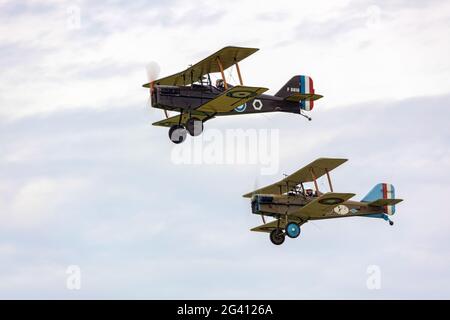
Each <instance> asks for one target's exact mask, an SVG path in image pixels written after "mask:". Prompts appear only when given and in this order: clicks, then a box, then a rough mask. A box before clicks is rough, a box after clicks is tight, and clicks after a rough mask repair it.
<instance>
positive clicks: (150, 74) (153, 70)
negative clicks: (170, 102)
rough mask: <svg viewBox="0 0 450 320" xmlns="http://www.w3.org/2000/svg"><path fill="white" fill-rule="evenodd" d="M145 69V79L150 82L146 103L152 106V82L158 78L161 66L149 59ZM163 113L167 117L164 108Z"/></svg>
mask: <svg viewBox="0 0 450 320" xmlns="http://www.w3.org/2000/svg"><path fill="white" fill-rule="evenodd" d="M145 70H146V71H147V80H148V82H149V83H150V96H149V97H148V100H147V105H148V106H149V107H151V106H152V96H153V95H152V94H153V90H154V88H153V82H154V81H155V80H156V79H158V76H159V73H160V72H161V68H160V67H159V64H158V63H156V62H154V61H151V62H149V63H148V64H147V65H146V67H145ZM164 114H165V115H166V118H169V114H168V113H167V110H164Z"/></svg>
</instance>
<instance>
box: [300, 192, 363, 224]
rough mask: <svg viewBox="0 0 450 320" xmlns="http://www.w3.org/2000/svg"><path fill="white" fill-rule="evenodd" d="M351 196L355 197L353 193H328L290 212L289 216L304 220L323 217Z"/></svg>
mask: <svg viewBox="0 0 450 320" xmlns="http://www.w3.org/2000/svg"><path fill="white" fill-rule="evenodd" d="M353 196H355V194H354V193H336V192H328V193H325V194H324V195H322V196H320V197H318V198H316V199H314V200H313V201H311V202H309V203H308V204H307V205H305V206H303V207H300V208H299V209H298V210H297V211H294V212H292V213H291V215H293V216H296V217H301V218H304V219H309V218H319V217H323V216H325V215H326V214H327V213H329V212H330V211H331V210H333V209H334V207H336V206H337V205H339V204H340V203H342V202H345V201H347V200H348V199H350V198H351V197H353Z"/></svg>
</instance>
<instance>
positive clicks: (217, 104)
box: [195, 86, 269, 113]
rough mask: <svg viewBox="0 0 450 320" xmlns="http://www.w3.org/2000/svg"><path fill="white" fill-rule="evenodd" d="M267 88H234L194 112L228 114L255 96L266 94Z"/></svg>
mask: <svg viewBox="0 0 450 320" xmlns="http://www.w3.org/2000/svg"><path fill="white" fill-rule="evenodd" d="M267 90H269V89H267V88H260V87H247V86H235V87H232V88H230V89H228V90H227V91H225V92H224V93H222V94H221V95H219V96H217V97H215V98H214V99H212V100H209V101H208V102H206V103H204V104H202V105H201V106H200V107H198V108H197V109H195V111H202V112H212V113H220V112H229V111H231V110H233V109H234V108H236V107H239V106H240V105H243V104H244V103H246V102H247V101H249V100H252V99H254V98H255V97H256V96H259V95H260V94H262V93H264V92H266V91H267Z"/></svg>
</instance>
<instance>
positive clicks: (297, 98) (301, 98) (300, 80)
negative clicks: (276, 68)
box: [275, 75, 322, 111]
mask: <svg viewBox="0 0 450 320" xmlns="http://www.w3.org/2000/svg"><path fill="white" fill-rule="evenodd" d="M275 95H276V96H277V97H281V98H284V99H285V100H288V101H294V102H298V103H299V107H300V110H305V111H311V110H312V109H313V108H314V101H315V100H317V99H320V98H322V96H321V95H319V94H315V92H314V82H313V80H312V78H311V77H309V76H303V75H299V76H294V77H292V78H291V80H289V81H288V82H287V83H286V84H285V85H284V86H283V87H282V88H281V89H280V91H278V92H277V93H276V94H275ZM300 110H299V111H300Z"/></svg>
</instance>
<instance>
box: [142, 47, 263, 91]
mask: <svg viewBox="0 0 450 320" xmlns="http://www.w3.org/2000/svg"><path fill="white" fill-rule="evenodd" d="M258 50H259V49H256V48H243V47H232V46H228V47H225V48H223V49H221V50H219V51H217V52H216V53H214V54H212V55H210V56H209V57H207V58H205V59H203V60H202V61H200V62H198V63H196V64H194V65H193V66H191V67H189V68H187V69H186V70H184V71H182V72H178V73H175V74H173V75H171V76H168V77H164V78H161V79H158V80H155V81H154V83H155V84H156V85H169V86H182V85H189V84H191V83H194V82H196V81H198V80H200V79H201V78H202V77H203V76H204V75H206V74H208V73H214V72H220V67H219V64H218V62H217V58H219V59H220V62H221V63H222V67H223V69H224V70H225V69H228V68H229V67H231V66H232V65H234V64H235V63H236V62H239V61H241V60H243V59H245V58H247V57H248V56H250V55H251V54H253V53H255V52H256V51H258ZM143 87H145V88H150V83H146V84H144V85H143Z"/></svg>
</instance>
